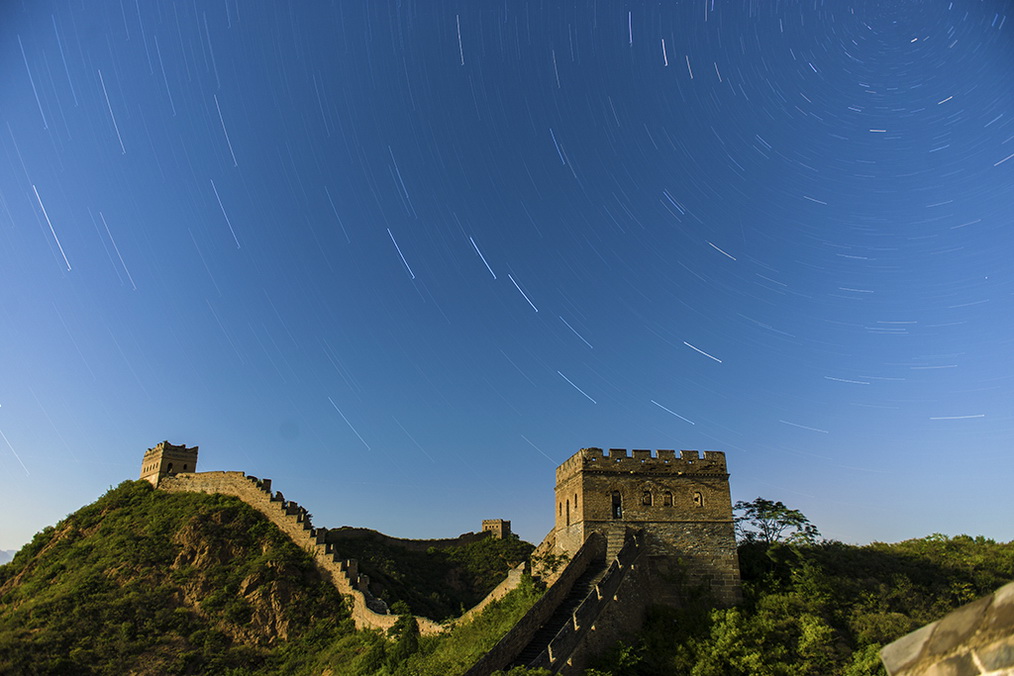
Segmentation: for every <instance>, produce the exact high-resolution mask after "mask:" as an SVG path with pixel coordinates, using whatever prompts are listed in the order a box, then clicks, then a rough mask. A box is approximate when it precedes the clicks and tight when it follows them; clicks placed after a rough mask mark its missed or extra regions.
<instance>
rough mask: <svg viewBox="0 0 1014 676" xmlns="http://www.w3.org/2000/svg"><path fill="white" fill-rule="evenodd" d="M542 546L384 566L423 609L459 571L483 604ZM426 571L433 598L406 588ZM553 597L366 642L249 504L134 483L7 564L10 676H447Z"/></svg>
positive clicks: (478, 550) (0, 598) (307, 562)
mask: <svg viewBox="0 0 1014 676" xmlns="http://www.w3.org/2000/svg"><path fill="white" fill-rule="evenodd" d="M530 547H531V545H528V544H527V543H519V542H518V541H516V539H515V540H512V541H495V540H482V541H479V542H475V543H472V544H470V545H466V546H464V547H461V548H448V549H446V550H443V551H438V552H429V553H425V552H423V553H419V554H420V555H421V556H422V557H423V558H421V559H417V558H413V557H406V556H403V555H404V554H405V552H404V551H400V549H399V548H395V550H390V551H387V550H385V551H383V552H381V554H382V555H383V557H384V560H385V561H387V562H388V566H389V569H390V570H392V571H394V573H395V574H397V575H402V580H401V584H402V587H401V588H403V589H406V590H409V591H411V593H413V594H416V595H418V596H419V597H420V598H423V599H425V598H427V594H433V592H434V590H437V589H439V584H440V581H441V580H442V579H446V576H448V575H453V576H455V577H456V578H457V579H464V580H470V582H467V583H466V584H464V585H463V588H465V589H471V590H472V591H471V593H473V594H480V593H484V592H483V589H484V585H485V586H489V587H491V586H492V585H493V584H495V583H496V581H498V580H497V579H496V578H497V575H498V573H497V572H496V571H499V570H501V569H503V570H506V567H505V566H506V565H507V564H508V563H509V562H510V561H513V560H514V558H513V557H514V556H515V554H511V552H516V551H521V550H524V552H525V553H527V551H528V549H530ZM370 553H371V552H370V549H369V547H366V546H364V547H363V551H362V552H358V554H360V555H362V554H366V555H370ZM432 562H438V563H439V564H440V565H439V566H438V567H437V568H436V570H435V572H433V571H430V572H427V570H426V565H428V563H432ZM402 571H408V572H405V573H404V574H402ZM427 575H429V576H430V578H429V583H430V584H431V585H432V586H431V587H429V588H427V587H426V586H425V585H422V586H420V587H419V588H413V587H411V586H409V582H410V581H412V580H418V579H423V580H425V579H426V576H427ZM494 580H496V581H494ZM469 585H471V586H469ZM392 589H397V587H396V586H394V585H392ZM540 594H541V590H540V589H538V588H537V586H536V585H535V584H534V583H533V582H532V581H531V580H530V579H529V580H526V581H525V582H524V583H523V584H522V585H521V587H520V588H519V589H517V590H515V591H514V592H512V593H511V594H509V595H508V596H507V597H506V598H505V599H503V600H502V601H501V602H498V603H495V604H492V605H491V606H490V607H489V608H488V609H487V612H485V613H483V614H482V615H481V616H480V617H479V618H478V619H477V620H476V621H475V622H473V623H471V624H468V625H464V626H462V627H459V628H456V629H455V630H454V631H451V632H449V633H448V634H446V635H444V636H441V637H419V636H418V635H417V634H416V633H415V632H413V631H411V629H410V628H409V625H410V626H411V628H414V626H415V625H414V622H405V623H402V625H401V626H399V627H397V628H396V629H397V631H396V632H395V635H394V636H393V637H384V636H381V635H380V634H379V632H364V631H356V630H355V627H354V626H353V623H352V622H351V620H350V619H349V617H348V612H347V608H346V606H345V603H344V601H343V600H342V599H341V597H340V596H339V595H338V594H337V592H336V591H335V589H334V587H333V586H332V585H331V584H330V583H328V582H327V581H326V580H324V579H323V578H322V576H321V574H320V573H319V571H318V570H317V568H316V566H315V565H314V563H313V561H312V560H311V559H310V557H309V555H308V554H307V553H306V552H304V551H302V550H301V549H299V548H298V547H296V546H295V545H294V544H293V543H292V542H291V540H289V539H288V538H287V537H286V536H285V535H284V534H283V533H282V532H281V531H279V530H278V529H277V528H276V527H275V526H274V525H273V524H271V523H270V522H269V521H268V520H267V519H266V518H265V517H264V516H263V515H262V514H260V513H259V512H257V511H255V510H253V509H252V508H250V507H249V506H248V505H246V504H245V503H243V502H242V501H241V500H239V499H237V498H232V497H227V496H221V495H205V494H200V493H167V492H163V491H156V490H154V489H152V487H151V485H150V484H148V483H147V482H141V481H127V482H124V483H122V484H121V485H120V486H118V487H117V488H115V489H112V490H110V491H109V492H108V493H107V494H106V495H104V496H103V497H101V498H100V499H99V500H98V501H96V502H95V503H94V504H91V505H88V506H87V507H84V508H82V509H80V510H78V511H77V512H75V513H74V514H72V515H70V516H68V517H67V518H66V519H64V520H63V521H61V522H60V523H58V524H57V525H56V526H55V527H50V528H47V529H45V530H44V531H43V532H41V533H39V534H38V535H36V537H35V538H34V540H33V541H32V542H31V543H29V544H28V545H26V546H25V547H24V548H23V549H22V550H21V551H20V552H18V554H17V555H16V556H15V558H14V560H13V561H12V562H10V563H8V564H6V565H3V566H0V673H2V674H61V675H64V674H116V675H120V674H126V673H136V674H217V673H228V674H231V675H232V676H238V675H240V674H321V673H324V672H330V673H331V674H334V676H341V675H347V676H390V675H393V674H399V675H401V674H421V675H425V674H433V675H434V676H437V675H439V676H450V675H452V674H456V673H461V672H462V671H464V670H465V669H466V668H467V666H468V665H470V664H471V663H472V662H474V661H475V660H476V659H478V657H479V656H481V655H482V654H483V653H484V652H485V651H486V650H487V649H489V648H490V647H491V646H492V645H493V644H495V643H496V641H497V640H499V638H500V636H502V635H503V634H504V633H505V632H506V631H507V629H509V628H510V627H511V626H512V625H513V624H514V623H515V622H516V621H517V619H518V618H520V617H521V615H523V614H524V612H525V611H526V610H527V609H528V608H529V607H530V606H531V605H532V603H534V602H535V600H536V599H538V597H539V596H540ZM447 598H450V599H453V601H451V603H453V602H456V601H457V598H456V597H453V596H448V597H447ZM402 603H404V602H402ZM445 604H446V602H445Z"/></svg>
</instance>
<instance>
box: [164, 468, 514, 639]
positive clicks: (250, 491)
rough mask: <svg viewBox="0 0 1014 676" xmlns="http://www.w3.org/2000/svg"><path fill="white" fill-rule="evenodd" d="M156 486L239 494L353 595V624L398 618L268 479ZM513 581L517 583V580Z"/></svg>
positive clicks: (427, 623) (430, 628)
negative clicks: (388, 611) (275, 489)
mask: <svg viewBox="0 0 1014 676" xmlns="http://www.w3.org/2000/svg"><path fill="white" fill-rule="evenodd" d="M158 488H159V489H161V490H165V491H189V492H194V493H222V494H223V495H232V496H235V497H237V498H239V499H240V500H242V501H243V502H245V503H247V504H248V505H250V506H251V507H253V508H254V509H256V510H257V511H258V512H260V513H261V514H263V515H264V516H266V517H267V518H268V519H269V520H270V521H271V522H272V523H273V524H275V525H276V526H278V528H280V529H281V530H282V532H283V533H285V534H286V535H288V536H289V537H290V538H292V541H293V542H295V543H296V544H297V545H298V546H299V547H301V548H302V549H304V550H306V551H307V552H309V553H310V554H311V555H312V556H313V559H314V561H315V562H316V564H317V566H318V567H319V568H320V569H321V570H322V571H324V572H325V573H326V574H327V576H328V577H329V578H330V579H331V582H332V583H333V584H334V586H335V588H336V589H338V591H339V592H340V593H341V594H343V595H345V596H349V597H351V598H352V609H351V611H352V619H353V621H354V622H355V624H356V628H357V629H380V630H383V631H387V630H388V629H390V628H391V627H392V626H394V623H395V622H397V620H398V615H391V614H388V613H387V607H386V604H384V602H383V601H381V600H380V599H377V598H374V597H373V595H372V594H370V593H369V590H368V585H369V578H368V577H367V576H366V575H360V574H359V565H358V562H357V561H356V560H355V559H342V558H341V557H340V556H339V555H338V553H337V552H335V551H334V549H333V548H332V546H331V545H327V544H324V534H325V533H326V529H315V528H313V526H312V524H311V523H310V518H309V514H308V513H307V511H306V509H304V508H302V507H300V506H299V505H298V504H296V503H295V502H293V501H292V500H286V499H285V498H284V497H283V496H282V494H281V492H277V493H274V494H272V492H271V480H270V479H263V480H262V479H258V478H257V477H253V476H246V475H245V474H244V473H243V472H195V473H191V474H175V475H172V476H166V477H162V478H161V479H160V481H159V484H158ZM508 579H510V578H508ZM518 582H520V576H518ZM514 586H517V582H515V583H514ZM497 590H500V592H501V594H505V593H506V592H505V591H503V590H502V589H501V588H500V587H497ZM497 590H494V591H497ZM485 603H488V602H487V601H483V602H482V603H481V604H480V605H482V604H485ZM416 622H417V623H418V625H419V633H421V634H423V635H429V634H438V633H440V632H442V631H444V627H443V626H442V625H440V624H438V623H437V622H434V621H433V620H431V619H429V618H425V617H417V618H416Z"/></svg>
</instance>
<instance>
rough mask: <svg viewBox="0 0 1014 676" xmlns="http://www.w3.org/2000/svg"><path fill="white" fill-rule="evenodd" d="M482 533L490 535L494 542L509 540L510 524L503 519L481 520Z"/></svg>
mask: <svg viewBox="0 0 1014 676" xmlns="http://www.w3.org/2000/svg"><path fill="white" fill-rule="evenodd" d="M482 532H483V533H492V534H493V539H495V540H503V539H504V538H509V537H510V536H511V522H510V521H506V520H504V519H483V520H482Z"/></svg>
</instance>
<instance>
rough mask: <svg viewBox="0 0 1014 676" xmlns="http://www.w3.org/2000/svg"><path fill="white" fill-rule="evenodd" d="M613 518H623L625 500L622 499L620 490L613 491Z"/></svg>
mask: <svg viewBox="0 0 1014 676" xmlns="http://www.w3.org/2000/svg"><path fill="white" fill-rule="evenodd" d="M613 518H614V519H622V518H623V502H622V501H621V499H620V492H619V491H613Z"/></svg>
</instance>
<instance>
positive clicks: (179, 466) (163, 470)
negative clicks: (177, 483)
mask: <svg viewBox="0 0 1014 676" xmlns="http://www.w3.org/2000/svg"><path fill="white" fill-rule="evenodd" d="M196 471H197V446H194V447H193V448H187V447H186V445H185V444H184V445H180V446H173V445H172V444H170V443H169V442H168V441H163V442H161V443H159V444H157V445H156V446H155V448H149V449H148V450H147V451H145V453H144V460H143V461H141V479H142V480H144V481H150V482H151V485H152V486H155V487H156V488H157V487H158V483H159V481H160V480H161V479H162V477H164V476H169V475H171V474H179V473H182V472H196Z"/></svg>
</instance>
